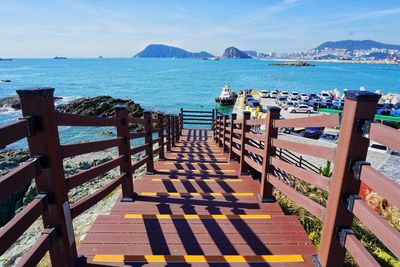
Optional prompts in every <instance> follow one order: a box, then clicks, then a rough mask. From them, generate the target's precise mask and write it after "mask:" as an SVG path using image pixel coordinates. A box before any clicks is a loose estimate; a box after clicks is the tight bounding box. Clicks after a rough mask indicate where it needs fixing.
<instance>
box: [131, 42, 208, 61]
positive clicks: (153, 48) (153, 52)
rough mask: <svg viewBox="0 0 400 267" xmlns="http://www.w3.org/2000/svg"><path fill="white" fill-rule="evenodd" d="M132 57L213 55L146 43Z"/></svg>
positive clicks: (201, 56)
mask: <svg viewBox="0 0 400 267" xmlns="http://www.w3.org/2000/svg"><path fill="white" fill-rule="evenodd" d="M134 57H155V58H203V57H213V55H211V54H210V53H208V52H205V51H202V52H199V53H192V52H189V51H186V50H184V49H182V48H178V47H174V46H168V45H162V44H151V45H148V46H147V47H146V48H145V49H144V50H143V51H141V52H139V53H137V54H136V55H135V56H134Z"/></svg>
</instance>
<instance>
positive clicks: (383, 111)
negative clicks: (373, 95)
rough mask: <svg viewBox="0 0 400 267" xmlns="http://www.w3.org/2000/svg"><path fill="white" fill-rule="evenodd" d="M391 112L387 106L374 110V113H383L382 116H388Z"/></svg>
mask: <svg viewBox="0 0 400 267" xmlns="http://www.w3.org/2000/svg"><path fill="white" fill-rule="evenodd" d="M391 112H392V110H391V109H388V108H380V109H378V110H377V111H376V114H378V115H384V116H390V113H391Z"/></svg>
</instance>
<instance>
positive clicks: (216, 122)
mask: <svg viewBox="0 0 400 267" xmlns="http://www.w3.org/2000/svg"><path fill="white" fill-rule="evenodd" d="M217 140H218V113H216V114H215V121H214V141H215V142H217Z"/></svg>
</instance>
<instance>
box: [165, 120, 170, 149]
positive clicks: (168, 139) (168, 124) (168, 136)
mask: <svg viewBox="0 0 400 267" xmlns="http://www.w3.org/2000/svg"><path fill="white" fill-rule="evenodd" d="M166 123H167V125H166V126H167V151H168V152H171V115H167V116H166Z"/></svg>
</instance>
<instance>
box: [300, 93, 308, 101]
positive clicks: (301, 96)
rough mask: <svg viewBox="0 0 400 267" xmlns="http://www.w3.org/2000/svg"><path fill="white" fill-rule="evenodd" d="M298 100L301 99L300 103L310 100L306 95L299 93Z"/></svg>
mask: <svg viewBox="0 0 400 267" xmlns="http://www.w3.org/2000/svg"><path fill="white" fill-rule="evenodd" d="M300 98H301V100H302V101H308V100H310V97H309V96H308V95H307V94H305V93H301V94H300Z"/></svg>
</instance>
